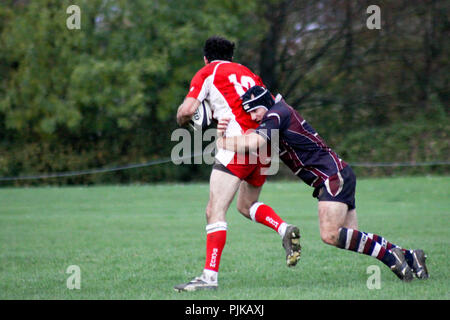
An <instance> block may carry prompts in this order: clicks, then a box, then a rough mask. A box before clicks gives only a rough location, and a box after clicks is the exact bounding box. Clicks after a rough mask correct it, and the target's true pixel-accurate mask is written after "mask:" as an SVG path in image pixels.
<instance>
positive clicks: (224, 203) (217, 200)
mask: <svg viewBox="0 0 450 320" xmlns="http://www.w3.org/2000/svg"><path fill="white" fill-rule="evenodd" d="M240 184H241V180H240V179H239V178H238V177H236V176H233V175H231V174H229V173H226V172H223V171H220V170H215V169H214V170H212V172H211V176H210V180H209V201H208V205H207V207H206V222H207V223H208V224H212V223H216V222H218V221H226V219H225V216H226V213H227V210H228V208H229V207H230V204H231V202H232V201H233V198H234V195H235V194H236V192H237V190H238V188H239V185H240Z"/></svg>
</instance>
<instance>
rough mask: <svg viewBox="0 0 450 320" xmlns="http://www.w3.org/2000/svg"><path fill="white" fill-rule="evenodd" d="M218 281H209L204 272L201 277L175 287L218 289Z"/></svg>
mask: <svg viewBox="0 0 450 320" xmlns="http://www.w3.org/2000/svg"><path fill="white" fill-rule="evenodd" d="M218 287H219V286H218V283H217V281H215V282H207V281H206V280H205V278H204V277H203V274H202V275H201V276H200V277H195V278H194V279H192V280H191V281H189V282H188V283H182V284H179V285H176V286H175V287H173V288H174V289H175V291H178V292H182V291H198V290H216V289H217V288H218Z"/></svg>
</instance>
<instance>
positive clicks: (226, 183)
mask: <svg viewBox="0 0 450 320" xmlns="http://www.w3.org/2000/svg"><path fill="white" fill-rule="evenodd" d="M239 184H240V179H239V178H237V177H235V176H233V175H231V174H228V173H225V172H223V171H220V170H215V169H213V170H212V172H211V177H210V184H209V186H210V187H209V188H210V192H209V201H208V205H207V208H206V221H207V225H206V232H207V235H206V259H205V267H204V269H203V273H202V275H201V276H199V277H195V278H194V279H193V280H191V281H190V282H188V283H183V284H180V285H177V286H175V287H174V289H175V290H176V291H179V292H181V291H197V290H210V289H217V287H218V280H217V275H218V271H219V265H220V258H221V255H222V250H223V248H224V247H225V242H226V232H227V223H226V220H225V216H226V212H227V210H228V207H229V206H230V203H231V202H232V201H233V198H234V195H235V194H236V192H237V190H238V188H239Z"/></svg>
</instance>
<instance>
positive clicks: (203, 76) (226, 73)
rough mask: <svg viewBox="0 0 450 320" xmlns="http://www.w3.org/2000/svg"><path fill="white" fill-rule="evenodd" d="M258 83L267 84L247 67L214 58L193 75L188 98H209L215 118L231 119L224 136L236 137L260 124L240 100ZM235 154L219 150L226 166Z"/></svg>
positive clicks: (218, 157)
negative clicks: (252, 117)
mask: <svg viewBox="0 0 450 320" xmlns="http://www.w3.org/2000/svg"><path fill="white" fill-rule="evenodd" d="M255 85H258V86H264V84H263V83H262V80H261V78H260V77H259V76H257V75H256V74H254V73H253V72H252V71H250V70H249V69H248V68H247V67H245V66H243V65H241V64H239V63H234V62H230V61H223V60H214V61H212V62H211V63H209V64H207V65H206V66H204V67H203V68H201V69H200V70H199V71H198V72H197V73H196V74H195V76H194V77H193V78H192V81H191V86H190V90H189V93H188V95H187V97H191V98H195V99H197V100H199V101H200V102H202V101H203V100H205V99H206V100H207V101H208V102H209V104H210V106H211V110H212V112H213V118H214V119H216V120H217V121H219V120H220V119H222V118H225V117H226V118H230V119H231V120H230V122H229V124H228V128H227V131H226V133H225V135H226V136H229V137H230V136H237V135H242V134H244V133H245V132H246V131H247V130H248V129H255V128H257V127H258V123H257V122H255V121H253V120H252V119H251V116H250V114H248V113H246V112H245V111H244V109H243V108H242V100H241V96H242V95H243V94H244V93H245V92H246V91H247V90H248V89H250V88H251V87H253V86H255ZM233 156H234V152H230V151H225V150H220V151H219V152H218V154H217V155H216V158H217V159H218V160H219V161H220V162H221V163H222V164H224V165H227V164H228V163H229V162H230V161H231V159H232V158H233Z"/></svg>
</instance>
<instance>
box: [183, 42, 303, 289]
mask: <svg viewBox="0 0 450 320" xmlns="http://www.w3.org/2000/svg"><path fill="white" fill-rule="evenodd" d="M203 51H204V62H205V66H204V67H203V68H201V69H200V70H199V71H198V72H197V73H196V74H195V76H194V77H193V79H192V81H191V85H190V89H189V93H188V94H187V96H186V98H185V100H184V102H183V103H182V104H181V105H180V107H179V108H178V112H177V123H178V124H179V125H180V126H183V125H186V124H187V123H188V122H189V121H190V120H191V118H192V116H193V114H194V113H195V111H196V110H197V108H198V107H199V105H200V103H201V102H202V101H203V100H205V99H206V100H207V101H208V102H209V104H210V106H211V110H212V112H213V118H215V119H216V120H219V119H221V118H224V117H225V118H228V119H229V122H228V128H227V129H226V132H227V136H240V135H243V134H244V133H245V132H246V131H247V130H249V129H255V128H256V127H257V126H258V123H257V122H256V121H254V120H252V118H251V116H250V115H249V114H248V113H246V112H245V111H244V110H243V109H242V100H241V96H242V95H243V94H245V92H246V91H247V90H248V89H249V88H250V87H253V86H255V85H259V86H263V83H262V81H261V79H260V77H259V76H257V75H256V74H254V73H253V72H252V71H250V70H249V69H248V68H247V67H245V66H243V65H241V64H238V63H235V62H233V61H232V60H233V52H234V43H232V42H230V41H228V40H227V39H224V38H221V37H211V38H209V39H208V40H206V42H205V46H204V49H203ZM215 157H216V163H215V164H214V166H213V169H212V172H211V177H210V194H209V201H208V205H207V208H206V220H207V225H206V232H207V236H206V261H205V266H204V269H203V272H202V275H201V276H200V277H196V278H194V279H193V280H192V281H190V282H188V283H183V284H180V285H177V286H175V287H174V289H175V290H177V291H196V290H200V289H216V288H217V286H218V281H217V276H218V271H219V264H220V258H221V254H222V250H223V248H224V246H225V242H226V233H227V223H226V212H227V210H228V207H229V206H230V204H231V202H232V200H233V198H234V196H235V194H236V193H237V191H238V190H239V193H238V199H237V209H238V211H239V212H240V213H241V214H242V215H244V216H245V217H247V218H249V219H252V220H253V221H255V222H259V223H261V224H263V225H265V226H267V227H270V228H272V229H274V230H275V231H277V232H278V233H279V234H280V236H281V238H282V244H283V247H284V249H285V251H286V263H287V265H288V266H295V265H296V263H297V261H298V259H299V258H300V249H301V248H300V240H299V239H300V231H299V229H298V228H297V227H296V226H293V225H290V224H287V223H286V222H284V221H283V219H281V218H280V217H279V216H278V215H277V213H275V211H274V210H273V209H272V208H271V207H270V206H268V205H266V204H264V203H262V202H258V197H259V194H260V191H261V188H262V186H263V184H264V182H265V180H266V176H265V175H264V174H263V173H262V170H261V168H262V167H263V164H261V163H260V162H259V161H250V159H249V157H248V156H244V157H242V156H240V155H238V154H236V153H235V152H233V151H227V150H219V151H218V152H217V153H216V156H215ZM254 162H257V163H254Z"/></svg>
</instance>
